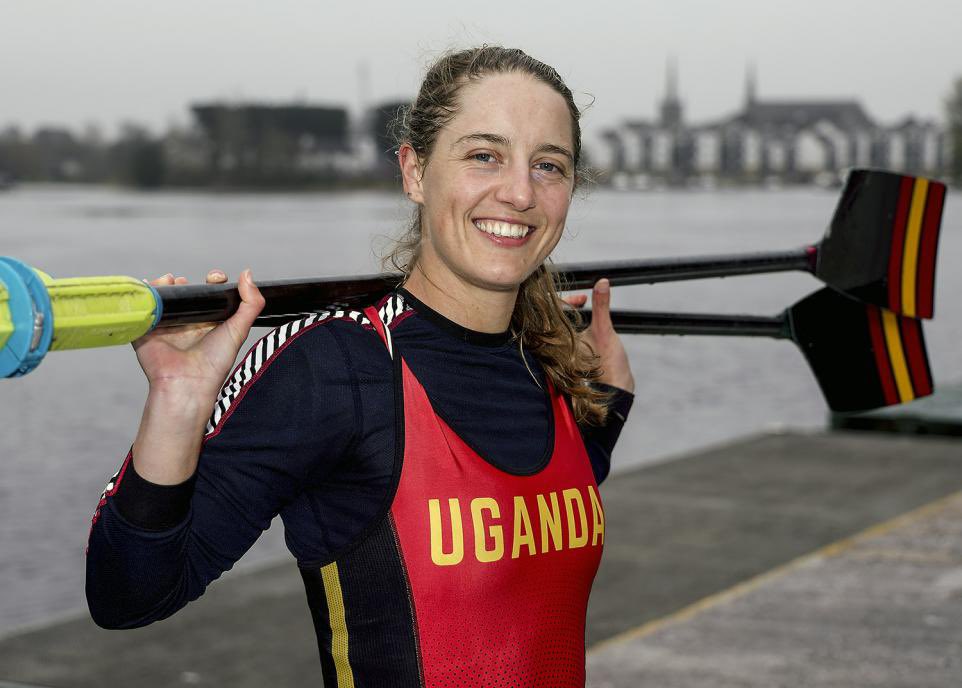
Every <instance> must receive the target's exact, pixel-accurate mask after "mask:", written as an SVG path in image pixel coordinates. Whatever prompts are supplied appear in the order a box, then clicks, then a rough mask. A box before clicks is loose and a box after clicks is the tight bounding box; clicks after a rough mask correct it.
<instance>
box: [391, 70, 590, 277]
mask: <svg viewBox="0 0 962 688" xmlns="http://www.w3.org/2000/svg"><path fill="white" fill-rule="evenodd" d="M459 105H460V110H459V112H458V114H457V115H456V116H455V117H454V118H453V119H452V120H451V121H450V122H449V123H448V125H447V126H446V127H444V128H443V129H442V130H441V131H440V132H439V134H438V137H437V139H436V141H435V144H434V149H433V151H432V153H431V156H430V158H429V159H428V160H427V162H426V164H424V166H423V167H421V166H420V165H419V164H418V163H417V160H416V157H415V156H414V154H413V151H412V150H411V149H410V147H407V149H406V150H405V149H402V150H401V167H402V172H403V175H404V188H405V191H407V192H408V195H409V196H410V198H411V199H412V200H414V201H415V202H417V203H419V204H421V206H422V208H421V210H422V226H421V231H422V240H421V254H420V257H419V263H420V268H421V269H422V270H423V271H424V273H425V275H427V276H428V277H429V278H430V279H431V280H432V281H434V282H435V283H437V284H438V286H440V287H442V288H452V289H455V288H459V287H464V286H468V285H470V286H471V287H474V288H481V289H487V290H499V291H513V290H517V288H518V286H519V285H520V284H521V282H523V281H524V279H525V278H526V277H527V276H528V275H530V274H531V273H532V272H533V271H534V270H535V269H536V268H537V267H538V266H539V265H540V264H541V263H542V262H543V261H544V260H545V258H546V257H547V256H548V254H549V253H551V250H552V249H553V248H554V247H555V245H556V244H557V243H558V240H559V239H560V238H561V233H562V231H563V230H564V225H565V218H566V217H567V214H568V206H569V205H570V203H571V195H572V191H573V188H574V178H575V174H574V160H573V159H572V155H573V152H574V151H573V145H574V144H573V141H572V132H571V124H572V122H571V115H570V114H569V112H568V107H567V105H566V103H565V100H564V98H563V97H562V96H561V95H560V94H559V93H557V92H556V91H554V90H553V89H552V88H551V87H550V86H548V85H546V84H544V83H542V82H540V81H538V80H536V79H534V78H532V77H530V76H528V75H525V74H521V73H506V74H492V75H489V76H486V77H483V78H482V79H480V80H479V81H472V82H470V83H468V84H467V85H466V86H464V87H463V88H462V89H461V92H460V97H459ZM450 280H457V281H460V282H461V283H462V284H461V285H457V284H454V283H452V282H451V281H450ZM441 282H443V283H441ZM459 291H460V290H459Z"/></svg>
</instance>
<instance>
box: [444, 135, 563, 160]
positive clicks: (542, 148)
mask: <svg viewBox="0 0 962 688" xmlns="http://www.w3.org/2000/svg"><path fill="white" fill-rule="evenodd" d="M470 141H484V142H485V143H490V144H493V145H495V146H504V147H505V148H507V147H510V145H511V141H510V139H508V138H507V137H505V136H501V135H500V134H488V133H485V132H480V131H476V132H473V133H471V134H465V135H464V136H462V137H461V138H459V139H458V140H457V141H455V142H454V143H452V144H451V147H452V148H454V147H455V146H458V145H460V144H462V143H466V142H470ZM535 153H554V154H555V155H563V156H564V157H566V158H568V159H569V160H574V159H575V156H574V155H572V153H571V151H569V150H568V149H567V148H565V147H564V146H558V145H556V144H553V143H542V144H541V145H539V146H538V147H537V148H535Z"/></svg>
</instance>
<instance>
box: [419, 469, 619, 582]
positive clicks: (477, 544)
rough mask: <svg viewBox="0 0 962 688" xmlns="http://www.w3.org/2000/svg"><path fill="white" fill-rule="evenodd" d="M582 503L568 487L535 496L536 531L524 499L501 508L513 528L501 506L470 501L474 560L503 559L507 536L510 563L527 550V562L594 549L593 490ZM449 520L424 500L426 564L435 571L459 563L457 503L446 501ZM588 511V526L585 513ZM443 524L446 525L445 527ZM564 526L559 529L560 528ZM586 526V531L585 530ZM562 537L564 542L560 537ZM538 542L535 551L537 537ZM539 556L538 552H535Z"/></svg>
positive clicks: (599, 524) (599, 525)
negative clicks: (428, 551) (427, 535)
mask: <svg viewBox="0 0 962 688" xmlns="http://www.w3.org/2000/svg"><path fill="white" fill-rule="evenodd" d="M586 488H587V499H586V498H585V495H584V492H583V490H581V489H579V488H576V487H571V488H568V489H566V490H562V491H561V498H560V500H559V497H558V492H554V491H552V492H548V493H545V494H537V495H535V496H534V497H535V500H536V502H537V504H538V524H539V528H537V529H536V528H534V526H533V522H532V515H533V514H531V513H530V512H529V511H528V504H527V502H526V501H525V498H524V496H522V495H517V496H515V497H513V498H512V502H513V506H512V507H508V506H507V504H505V517H506V518H507V517H509V516H510V517H511V518H512V519H513V520H512V523H511V524H508V523H503V522H502V521H501V506H502V505H501V503H500V502H498V500H496V499H494V498H493V497H475V498H474V499H472V500H471V504H470V512H471V525H470V526H469V528H470V529H471V532H472V533H473V535H474V556H475V559H477V561H478V562H480V563H485V564H486V563H490V562H494V561H499V560H501V559H503V558H504V556H505V552H506V549H507V547H506V543H505V533H506V532H507V533H509V534H510V536H511V558H512V559H518V558H519V557H520V556H521V553H522V552H523V551H524V550H525V549H527V554H528V556H535V555H537V554H539V553H540V554H547V553H548V552H551V551H561V550H563V549H578V548H580V547H585V546H587V545H588V541H589V540H590V541H591V546H592V547H595V546H597V545H598V544H602V545H603V544H604V542H605V512H604V509H602V507H601V499H600V498H599V497H598V493H597V491H596V490H595V488H594V487H593V486H592V485H587V486H586ZM447 501H448V514H447V515H448V518H447V519H445V518H444V517H443V516H442V514H441V500H440V499H429V500H428V516H429V521H430V530H431V561H433V562H434V563H435V564H436V565H437V566H454V565H456V564H460V563H461V562H462V561H463V560H464V524H463V522H462V519H461V500H460V499H459V498H458V497H451V498H449V499H448V500H447ZM562 502H563V503H564V511H565V518H564V519H562V515H561V504H562ZM589 506H590V507H591V520H590V522H589V519H588V507H589ZM445 520H447V522H445ZM562 523H564V526H562ZM589 523H590V526H589ZM564 531H567V538H566V537H565V532H564ZM448 532H450V536H449V537H450V543H449V544H450V550H449V551H445V541H446V537H445V536H446V535H447V533H448ZM538 534H540V536H541V545H540V548H539V546H538V539H537V535H538ZM539 550H540V551H539Z"/></svg>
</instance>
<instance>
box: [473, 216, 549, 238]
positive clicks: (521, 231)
mask: <svg viewBox="0 0 962 688" xmlns="http://www.w3.org/2000/svg"><path fill="white" fill-rule="evenodd" d="M474 226H475V227H477V228H478V229H480V230H481V231H482V232H484V233H486V234H490V235H492V236H496V237H503V238H505V239H523V238H525V237H526V236H527V235H528V234H529V233H531V232H532V231H534V227H532V226H530V225H522V224H516V223H514V222H504V221H502V220H475V221H474Z"/></svg>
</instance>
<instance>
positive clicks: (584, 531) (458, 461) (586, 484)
mask: <svg viewBox="0 0 962 688" xmlns="http://www.w3.org/2000/svg"><path fill="white" fill-rule="evenodd" d="M401 369H402V375H403V390H404V419H405V420H404V442H405V445H404V463H403V466H402V470H401V478H400V484H399V486H398V490H397V493H396V496H395V498H394V502H393V504H392V506H391V514H392V517H393V521H394V524H395V528H396V532H397V537H398V543H399V546H400V551H401V556H402V559H403V561H404V565H405V568H406V570H407V575H408V578H409V581H410V587H411V595H412V601H413V606H414V612H415V617H416V622H417V634H418V645H419V648H420V652H421V661H422V666H423V671H424V683H425V686H427V687H429V688H433V687H451V688H455V687H458V688H461V687H464V686H512V687H518V686H552V687H553V688H556V687H559V686H579V687H581V686H584V681H585V673H584V666H585V643H584V641H585V612H586V609H587V604H588V594H589V592H590V589H591V583H592V580H593V579H594V576H595V572H596V571H597V568H598V563H599V561H600V558H601V550H602V545H603V543H604V512H603V509H602V506H601V501H600V498H599V496H598V489H597V485H596V484H595V480H594V475H593V473H592V470H591V464H590V462H589V460H588V456H587V452H586V451H585V448H584V443H583V442H582V440H581V435H580V433H579V430H578V427H577V425H576V424H575V422H574V419H573V418H572V415H571V411H570V409H569V408H568V406H567V404H566V403H565V401H564V398H563V397H562V396H561V395H560V394H557V393H552V395H551V399H552V409H553V415H554V424H555V440H554V449H553V452H552V455H551V458H550V461H549V462H548V464H547V466H546V467H545V468H543V469H542V470H541V471H539V472H538V473H536V474H534V475H528V476H519V475H513V474H510V473H507V472H505V471H502V470H499V469H498V468H495V467H494V466H492V465H491V464H490V463H488V462H487V461H485V460H484V459H482V458H481V457H480V456H478V454H477V453H475V452H474V451H473V450H472V449H471V448H470V447H468V446H467V445H466V444H465V443H464V442H463V441H462V440H461V438H460V437H458V435H456V434H455V433H454V432H453V431H452V430H451V429H450V428H449V427H448V426H447V425H446V424H445V423H444V421H442V420H441V419H440V418H439V417H438V416H437V415H436V414H435V413H434V410H433V409H432V407H431V404H430V402H429V400H428V398H427V395H426V394H425V392H424V389H423V388H422V386H421V384H420V383H419V382H418V380H417V379H416V378H415V377H414V375H413V374H412V373H411V371H410V370H409V369H408V367H407V365H406V364H405V363H404V362H403V361H402V362H401ZM510 422H511V419H510V418H504V419H492V422H491V431H492V432H497V431H498V424H499V423H510Z"/></svg>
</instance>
